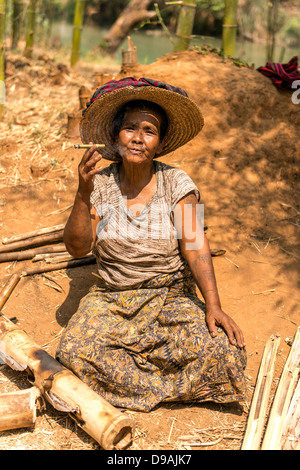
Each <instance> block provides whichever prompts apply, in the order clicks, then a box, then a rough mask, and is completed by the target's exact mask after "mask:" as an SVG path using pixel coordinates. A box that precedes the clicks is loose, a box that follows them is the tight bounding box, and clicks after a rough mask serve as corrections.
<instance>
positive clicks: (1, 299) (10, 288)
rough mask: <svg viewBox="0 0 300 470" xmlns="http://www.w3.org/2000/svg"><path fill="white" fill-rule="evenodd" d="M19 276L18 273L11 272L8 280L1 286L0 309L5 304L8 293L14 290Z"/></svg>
mask: <svg viewBox="0 0 300 470" xmlns="http://www.w3.org/2000/svg"><path fill="white" fill-rule="evenodd" d="M20 278H21V274H19V273H14V274H12V276H11V277H10V278H9V280H8V282H7V283H6V284H5V286H4V287H3V289H2V291H1V293H0V310H1V308H3V307H4V305H5V304H6V302H7V300H8V298H9V296H10V294H11V293H12V291H13V290H14V288H15V287H16V285H17V284H18V282H19V280H20Z"/></svg>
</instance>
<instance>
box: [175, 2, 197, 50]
mask: <svg viewBox="0 0 300 470" xmlns="http://www.w3.org/2000/svg"><path fill="white" fill-rule="evenodd" d="M195 13H196V0H183V3H182V6H181V9H180V14H179V18H178V24H177V29H176V41H175V45H174V52H176V51H186V50H187V48H188V47H189V44H190V40H191V34H192V32H193V26H194V19H195Z"/></svg>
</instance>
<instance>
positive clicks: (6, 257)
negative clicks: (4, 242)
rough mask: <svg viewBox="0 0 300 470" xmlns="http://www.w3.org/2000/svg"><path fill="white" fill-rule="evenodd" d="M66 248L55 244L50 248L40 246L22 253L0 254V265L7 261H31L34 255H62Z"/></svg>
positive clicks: (61, 244)
mask: <svg viewBox="0 0 300 470" xmlns="http://www.w3.org/2000/svg"><path fill="white" fill-rule="evenodd" d="M65 250H66V246H65V245H64V244H63V243H57V244H54V245H50V246H40V247H37V248H32V249H30V250H24V251H9V252H8V253H0V263H5V262H7V261H22V260H26V259H33V258H34V257H35V256H36V255H41V254H43V255H47V254H48V255H49V254H51V253H63V252H64V251H65Z"/></svg>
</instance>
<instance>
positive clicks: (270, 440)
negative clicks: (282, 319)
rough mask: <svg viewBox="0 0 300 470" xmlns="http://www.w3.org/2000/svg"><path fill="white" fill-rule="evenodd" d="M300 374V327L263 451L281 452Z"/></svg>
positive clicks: (285, 368)
mask: <svg viewBox="0 0 300 470" xmlns="http://www.w3.org/2000/svg"><path fill="white" fill-rule="evenodd" d="M299 372H300V327H298V329H297V332H296V335H295V338H294V341H293V344H292V346H291V350H290V353H289V356H288V358H287V361H286V363H285V366H284V369H283V372H282V374H281V377H280V381H279V384H278V387H277V390H276V395H275V398H274V402H273V405H272V409H271V413H270V417H269V421H268V425H267V429H266V433H265V436H264V440H263V443H262V450H279V449H280V441H281V437H282V432H283V425H284V421H285V418H286V415H287V411H288V408H289V406H290V402H291V398H292V395H293V392H294V389H295V383H296V381H297V380H298V376H299Z"/></svg>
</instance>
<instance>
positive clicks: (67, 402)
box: [0, 317, 134, 450]
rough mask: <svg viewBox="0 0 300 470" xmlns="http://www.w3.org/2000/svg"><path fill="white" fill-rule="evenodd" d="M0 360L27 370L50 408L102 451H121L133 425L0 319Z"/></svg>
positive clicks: (4, 319)
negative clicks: (64, 414)
mask: <svg viewBox="0 0 300 470" xmlns="http://www.w3.org/2000/svg"><path fill="white" fill-rule="evenodd" d="M0 358H2V360H3V361H4V362H5V363H6V364H7V365H9V366H10V367H11V368H13V369H15V370H27V371H28V373H29V376H30V380H31V382H32V383H33V384H34V385H35V386H36V387H38V388H39V390H40V392H41V394H42V395H43V397H45V399H46V400H47V401H48V402H49V403H51V405H52V406H53V407H54V408H55V409H57V410H60V411H64V412H67V413H69V414H70V416H71V417H72V418H73V419H74V420H75V421H76V422H77V424H78V425H79V426H80V427H81V428H82V429H83V430H84V431H85V432H87V434H89V435H90V436H91V437H93V438H94V439H95V440H96V441H97V442H98V443H99V444H100V446H101V447H102V448H103V449H105V450H111V449H124V448H125V447H127V446H128V445H129V444H130V442H131V441H132V437H133V430H134V423H133V421H132V420H131V419H130V418H129V417H128V416H126V415H124V414H122V413H121V412H120V411H119V410H117V409H116V408H114V407H113V406H112V405H110V404H109V403H108V402H106V400H104V399H103V398H102V397H101V396H100V395H98V394H97V393H96V392H94V391H93V390H91V389H90V388H89V387H88V386H87V385H86V384H85V383H83V382H82V381H81V380H80V379H79V378H78V377H76V376H75V375H74V374H73V373H72V372H71V371H69V370H68V369H66V368H65V367H63V366H62V365H61V364H60V363H59V362H58V361H56V360H55V359H54V358H53V357H51V356H50V355H49V354H48V353H47V352H46V351H44V350H43V349H41V348H40V347H39V346H38V345H37V344H36V343H35V342H34V341H33V340H32V339H31V338H30V337H29V336H28V335H27V333H26V332H25V331H23V330H21V329H20V327H18V326H16V325H14V324H13V323H12V322H11V321H9V320H7V319H6V318H4V317H0Z"/></svg>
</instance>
